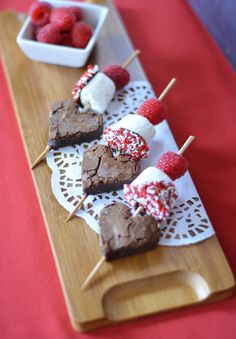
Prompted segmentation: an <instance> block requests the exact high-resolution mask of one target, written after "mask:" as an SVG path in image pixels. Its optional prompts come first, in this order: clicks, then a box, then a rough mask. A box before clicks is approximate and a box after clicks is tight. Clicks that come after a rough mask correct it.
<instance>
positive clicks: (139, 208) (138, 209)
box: [132, 206, 143, 218]
mask: <svg viewBox="0 0 236 339" xmlns="http://www.w3.org/2000/svg"><path fill="white" fill-rule="evenodd" d="M142 209H143V207H142V206H139V207H138V208H137V209H136V211H135V212H134V214H133V216H132V218H135V217H137V215H138V214H139V213H140V212H141V211H142Z"/></svg>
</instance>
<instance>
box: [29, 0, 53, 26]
mask: <svg viewBox="0 0 236 339" xmlns="http://www.w3.org/2000/svg"><path fill="white" fill-rule="evenodd" d="M51 10H52V7H51V5H50V4H48V3H47V2H44V1H42V2H36V3H34V4H33V5H32V6H31V7H30V10H29V14H30V16H31V18H30V21H31V23H32V24H33V25H36V26H44V25H46V24H48V23H49V17H50V14H51Z"/></svg>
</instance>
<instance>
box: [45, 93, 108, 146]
mask: <svg viewBox="0 0 236 339" xmlns="http://www.w3.org/2000/svg"><path fill="white" fill-rule="evenodd" d="M102 132H103V120H102V116H101V115H99V114H97V113H95V112H92V111H87V112H84V113H80V112H79V106H78V104H76V103H74V102H73V101H72V100H70V99H66V100H62V101H57V102H55V103H54V104H53V105H52V108H51V112H50V116H49V140H48V144H49V145H50V146H51V147H52V148H54V149H56V148H58V147H63V146H68V145H74V144H80V143H82V142H89V141H91V140H94V139H98V138H99V137H100V136H101V135H102Z"/></svg>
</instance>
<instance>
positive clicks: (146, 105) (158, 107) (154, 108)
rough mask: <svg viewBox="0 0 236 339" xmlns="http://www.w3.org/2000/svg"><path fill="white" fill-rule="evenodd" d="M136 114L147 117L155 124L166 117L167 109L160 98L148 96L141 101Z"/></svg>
mask: <svg viewBox="0 0 236 339" xmlns="http://www.w3.org/2000/svg"><path fill="white" fill-rule="evenodd" d="M137 114H139V115H142V116H143V117H145V118H147V119H148V120H149V121H150V122H151V123H152V124H153V125H157V124H160V123H161V122H162V121H163V120H164V119H166V117H167V114H168V109H167V106H166V105H165V104H164V103H163V102H161V101H160V100H158V99H155V98H150V99H148V100H146V101H144V102H143V103H142V105H141V106H140V107H139V109H138V112H137Z"/></svg>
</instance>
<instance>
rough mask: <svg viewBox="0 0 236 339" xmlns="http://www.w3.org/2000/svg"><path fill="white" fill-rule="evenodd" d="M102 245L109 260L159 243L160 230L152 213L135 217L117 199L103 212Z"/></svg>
mask: <svg viewBox="0 0 236 339" xmlns="http://www.w3.org/2000/svg"><path fill="white" fill-rule="evenodd" d="M99 225H100V245H101V249H102V252H103V254H104V256H105V257H106V260H107V261H111V260H114V259H118V258H123V257H127V256H130V255H133V254H138V253H142V252H145V251H148V250H151V249H153V248H154V247H156V245H157V243H158V241H159V238H160V231H159V227H158V222H157V221H156V220H155V219H154V218H153V217H152V216H150V215H144V216H141V215H138V216H136V217H135V218H133V217H132V215H131V213H130V209H129V207H128V206H126V205H124V204H121V203H115V204H111V205H107V206H106V207H104V208H103V209H102V210H101V212H100V217H99Z"/></svg>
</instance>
